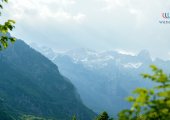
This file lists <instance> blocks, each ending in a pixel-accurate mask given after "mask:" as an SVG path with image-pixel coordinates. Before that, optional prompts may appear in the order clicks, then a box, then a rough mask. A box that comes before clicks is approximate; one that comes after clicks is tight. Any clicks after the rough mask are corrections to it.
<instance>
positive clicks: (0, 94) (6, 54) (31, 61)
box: [0, 40, 95, 120]
mask: <svg viewBox="0 0 170 120" xmlns="http://www.w3.org/2000/svg"><path fill="white" fill-rule="evenodd" d="M0 98H3V99H4V101H5V103H6V104H7V105H8V107H9V108H10V110H11V112H13V113H16V114H17V115H18V116H19V115H23V114H26V115H35V116H41V117H47V118H53V119H56V120H69V119H71V116H72V115H74V114H76V115H77V117H78V118H79V119H81V120H90V119H91V118H93V117H94V116H95V114H94V112H92V111H91V110H90V109H88V108H87V107H85V106H84V105H83V103H82V102H81V99H80V97H79V95H78V94H77V92H76V90H75V88H74V86H73V85H72V84H71V83H70V81H69V80H68V79H67V78H65V77H63V76H62V75H61V74H60V73H59V71H58V68H57V66H56V65H55V64H53V63H52V62H51V61H50V60H48V59H46V58H45V57H44V56H43V55H41V54H40V53H38V52H36V51H35V50H33V49H31V48H30V47H29V46H28V45H26V44H25V43H24V42H22V41H20V40H18V41H17V42H16V43H15V45H12V46H10V47H9V48H8V49H6V50H5V51H3V52H1V53H0Z"/></svg>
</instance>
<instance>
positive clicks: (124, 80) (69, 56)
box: [32, 45, 170, 116]
mask: <svg viewBox="0 0 170 120" xmlns="http://www.w3.org/2000/svg"><path fill="white" fill-rule="evenodd" d="M32 47H34V48H35V49H37V50H38V51H40V52H41V53H42V54H44V55H45V56H46V57H48V58H49V59H50V60H51V61H53V63H55V64H56V65H57V66H58V67H59V70H60V72H61V73H62V74H63V75H64V76H66V77H68V78H69V79H70V80H71V82H72V83H73V84H74V85H75V87H76V88H77V90H78V92H79V94H80V96H81V98H82V100H83V102H84V104H85V105H87V106H88V107H89V108H91V109H92V110H93V111H95V112H97V113H100V112H103V111H107V112H108V113H109V114H110V115H114V116H117V113H118V112H119V111H121V110H122V109H126V108H130V106H131V105H130V104H129V103H128V102H126V101H125V98H126V97H127V96H130V95H131V91H133V90H134V89H135V88H138V87H144V88H150V87H152V86H153V85H154V84H153V83H152V82H150V81H147V80H143V78H142V77H141V76H140V74H141V73H143V72H145V73H150V69H149V66H150V65H151V64H155V65H157V66H158V67H159V68H163V69H164V70H165V71H166V72H167V73H168V71H170V61H164V60H161V59H155V60H152V59H151V56H150V54H149V52H148V51H147V50H142V51H141V52H140V53H139V54H136V55H134V54H132V53H127V52H121V51H115V50H111V51H94V50H89V49H73V50H68V51H54V50H52V49H49V48H47V47H38V46H35V45H32Z"/></svg>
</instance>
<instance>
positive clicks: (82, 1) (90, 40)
mask: <svg viewBox="0 0 170 120" xmlns="http://www.w3.org/2000/svg"><path fill="white" fill-rule="evenodd" d="M169 5H170V3H169V1H162V0H156V1H155V0H149V1H148V0H138V1H136V0H11V1H9V4H7V5H6V6H4V8H5V9H4V10H5V11H4V12H3V13H4V14H3V15H5V17H4V19H3V20H5V19H8V18H10V19H14V20H16V22H17V24H16V29H15V30H14V32H13V34H14V35H15V36H16V37H18V38H21V39H24V40H25V41H27V42H28V41H29V42H37V43H38V44H40V43H41V44H42V45H46V46H50V47H52V48H62V49H70V48H77V47H85V48H90V49H97V50H106V49H117V48H121V49H125V50H128V51H135V52H139V51H140V50H141V49H148V50H150V52H151V54H153V55H154V56H163V57H167V56H168V55H167V54H166V55H165V53H167V51H170V50H169V44H170V41H169V39H170V37H169V36H168V34H169V31H170V27H169V25H161V24H159V20H160V19H161V15H160V14H161V13H162V12H167V11H169Z"/></svg>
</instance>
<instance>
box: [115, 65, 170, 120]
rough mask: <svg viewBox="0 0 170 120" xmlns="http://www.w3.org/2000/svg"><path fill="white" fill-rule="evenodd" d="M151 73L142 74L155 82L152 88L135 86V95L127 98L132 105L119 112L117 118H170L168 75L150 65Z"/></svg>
mask: <svg viewBox="0 0 170 120" xmlns="http://www.w3.org/2000/svg"><path fill="white" fill-rule="evenodd" d="M151 69H152V71H153V74H152V75H149V74H142V76H143V77H144V78H145V79H150V80H152V81H153V82H155V83H157V84H156V85H157V86H156V87H154V88H152V89H146V88H137V89H136V90H134V92H133V93H134V94H135V96H136V97H133V96H130V97H128V98H127V100H128V101H129V102H131V103H132V104H133V105H132V107H131V109H130V110H128V109H127V110H123V111H121V112H120V113H119V115H118V116H119V118H118V119H119V120H169V119H170V114H169V113H170V76H168V75H167V74H165V73H164V72H163V70H162V69H158V68H157V67H156V66H154V65H151Z"/></svg>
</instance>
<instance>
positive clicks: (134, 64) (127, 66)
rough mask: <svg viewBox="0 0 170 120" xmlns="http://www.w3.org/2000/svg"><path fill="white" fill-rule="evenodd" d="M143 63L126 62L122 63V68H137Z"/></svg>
mask: <svg viewBox="0 0 170 120" xmlns="http://www.w3.org/2000/svg"><path fill="white" fill-rule="evenodd" d="M142 64H143V63H140V62H139V63H127V64H122V65H123V67H124V68H135V69H138V68H139V67H141V66H142Z"/></svg>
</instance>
